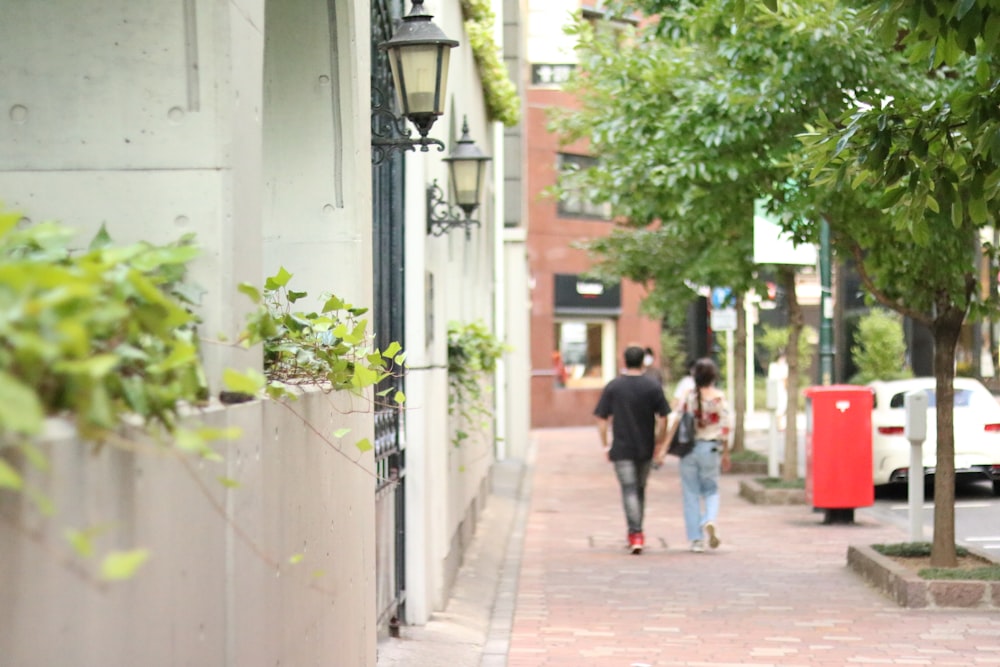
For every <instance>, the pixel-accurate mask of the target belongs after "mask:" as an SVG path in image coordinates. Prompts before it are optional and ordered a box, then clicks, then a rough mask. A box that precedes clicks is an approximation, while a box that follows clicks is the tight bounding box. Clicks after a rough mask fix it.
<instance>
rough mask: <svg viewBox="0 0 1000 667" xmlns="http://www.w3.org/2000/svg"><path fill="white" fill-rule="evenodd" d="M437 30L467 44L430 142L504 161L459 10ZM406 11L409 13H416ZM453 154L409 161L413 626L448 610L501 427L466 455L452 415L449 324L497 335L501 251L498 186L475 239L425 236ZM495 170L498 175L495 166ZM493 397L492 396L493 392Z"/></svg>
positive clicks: (438, 15) (445, 6) (480, 433)
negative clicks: (469, 142)
mask: <svg viewBox="0 0 1000 667" xmlns="http://www.w3.org/2000/svg"><path fill="white" fill-rule="evenodd" d="M425 8H426V9H427V10H428V11H429V12H431V13H432V14H433V15H434V22H435V23H436V24H437V25H438V26H439V27H440V28H441V29H442V30H443V31H444V33H445V34H446V35H448V36H449V37H451V38H452V39H457V40H459V41H460V42H461V45H460V46H459V47H458V48H455V49H453V50H452V53H451V67H450V71H449V76H448V102H447V104H446V107H445V110H446V113H445V114H444V115H443V116H442V117H441V118H439V119H438V121H437V122H436V124H435V125H434V127H433V128H432V130H431V132H430V136H432V137H436V138H438V139H441V140H442V141H444V142H445V143H446V144H447V146H448V151H450V150H451V149H452V147H453V146H454V144H455V142H456V141H457V140H458V139H459V137H461V128H462V123H463V119H467V120H468V125H469V132H470V135H471V137H472V138H473V140H475V142H476V145H478V146H479V148H480V149H482V150H483V152H484V153H486V154H488V155H491V156H494V158H496V157H497V156H498V151H499V148H498V147H496V146H495V145H494V140H493V137H494V132H493V131H492V127H491V124H490V122H489V121H488V120H487V118H486V113H485V106H484V102H483V95H482V85H481V82H480V80H479V73H478V69H477V67H476V64H475V62H474V60H473V56H472V52H471V49H470V48H469V46H468V44H469V41H468V37H467V36H466V34H465V29H464V26H463V22H462V12H461V6H460V3H459V2H458V0H437V1H433V2H431V1H428V2H426V3H425ZM407 9H409V7H408V6H407ZM444 157H447V151H446V152H445V153H439V152H437V151H436V150H432V151H430V152H427V153H422V152H415V153H408V154H407V159H406V206H407V210H406V216H407V226H406V248H407V250H406V260H405V263H406V269H405V270H406V276H407V300H406V311H407V312H406V336H407V343H406V347H407V364H408V367H409V368H408V373H407V378H406V391H407V404H406V438H407V455H406V460H407V477H408V480H409V483H408V485H407V498H406V506H407V520H406V526H407V527H406V531H407V553H406V564H407V576H406V581H407V603H406V619H405V620H406V621H407V622H408V623H413V624H423V623H426V622H427V620H428V619H429V618H430V615H431V614H432V613H433V612H434V611H438V610H441V609H443V608H444V605H445V604H446V602H447V599H448V595H449V592H450V588H451V583H452V581H453V579H454V576H455V574H456V572H457V569H458V566H459V565H460V564H461V558H462V553H463V551H464V548H465V545H466V544H467V542H468V540H469V538H470V536H471V531H472V528H473V527H474V525H475V520H476V517H477V515H478V513H479V512H480V511H481V509H482V503H483V502H484V498H485V495H486V493H487V491H488V484H487V480H488V475H489V470H490V467H491V466H492V464H493V461H494V459H495V425H494V424H493V423H486V424H485V425H484V427H483V428H482V429H477V430H476V431H475V433H474V434H473V437H471V438H470V439H469V440H468V441H466V442H465V443H464V444H463V445H462V446H461V447H456V446H455V445H454V444H453V443H452V438H453V434H454V429H455V428H456V425H455V423H454V422H453V421H452V420H450V419H449V415H448V374H447V365H448V346H447V341H448V324H449V322H451V321H456V322H461V323H471V322H475V321H477V320H478V321H482V322H484V323H485V324H486V325H487V326H490V327H492V326H493V325H494V314H495V309H496V303H495V301H494V297H495V292H496V285H495V281H496V280H497V276H496V274H495V272H494V267H495V265H496V261H495V257H494V247H495V243H496V239H497V226H498V224H501V223H499V222H498V219H497V217H496V215H495V206H494V203H495V201H496V199H497V196H498V195H497V193H496V190H495V187H496V186H495V185H494V184H493V180H492V179H489V178H488V179H487V186H486V192H485V193H484V196H483V200H482V202H481V204H480V207H479V209H478V210H477V211H476V215H475V218H477V219H478V220H479V221H480V223H481V224H480V226H479V227H472V228H471V230H470V232H469V235H468V238H467V237H466V234H465V232H464V231H463V230H461V229H455V230H452V231H450V232H449V233H448V234H446V235H444V236H439V237H435V236H428V235H427V233H426V221H427V215H426V210H425V208H426V201H427V192H426V190H427V186H429V185H430V184H431V183H432V182H433V181H435V180H436V181H437V182H438V184H439V185H440V186H441V187H442V189H443V190H445V192H447V182H448V172H447V167H446V164H445V163H444V162H442V158H444ZM490 169H491V170H493V169H496V165H495V164H492V165H491V166H490ZM490 389H491V390H492V389H493V388H492V387H491V388H490Z"/></svg>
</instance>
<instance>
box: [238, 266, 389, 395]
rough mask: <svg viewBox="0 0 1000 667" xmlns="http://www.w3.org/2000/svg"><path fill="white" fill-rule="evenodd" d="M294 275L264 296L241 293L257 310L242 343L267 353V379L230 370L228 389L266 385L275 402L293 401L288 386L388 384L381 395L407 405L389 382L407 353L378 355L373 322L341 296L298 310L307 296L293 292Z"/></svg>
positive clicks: (249, 390)
mask: <svg viewBox="0 0 1000 667" xmlns="http://www.w3.org/2000/svg"><path fill="white" fill-rule="evenodd" d="M291 278H292V274H291V273H289V272H288V271H287V270H285V268H284V267H282V268H281V269H280V270H279V271H278V273H276V274H275V275H273V276H271V277H269V278H268V279H267V280H266V281H265V283H264V290H263V292H261V291H260V290H258V289H257V288H256V287H254V286H253V285H248V284H242V285H240V288H239V289H240V291H241V292H242V293H244V294H246V295H247V296H249V297H250V298H251V299H252V300H253V302H254V303H256V304H257V305H258V309H257V311H256V312H255V313H253V314H252V315H251V317H250V318H249V322H248V324H247V327H246V330H245V331H244V332H243V334H242V335H241V337H240V342H241V343H242V344H244V345H246V346H250V345H255V344H258V343H259V344H261V345H262V346H263V351H264V376H263V377H258V376H257V375H256V374H254V373H247V374H239V373H236V372H234V371H230V372H228V373H227V374H226V377H225V378H224V381H225V384H226V387H227V389H229V390H231V391H234V392H237V393H243V394H255V393H257V391H259V390H260V389H262V388H264V387H265V386H266V389H267V394H268V395H269V396H270V397H272V398H294V394H293V393H292V392H290V391H289V390H288V387H289V386H301V385H311V386H316V387H321V388H325V389H329V390H331V391H333V390H346V391H350V392H353V393H356V394H360V393H361V392H362V390H364V389H366V388H368V387H373V386H379V385H389V386H387V387H385V388H383V389H381V390H379V391H377V392H376V396H377V397H379V398H387V397H389V395H390V394H391V400H392V401H393V402H394V403H396V404H402V403H403V402H404V401H405V400H406V397H405V395H404V394H403V392H402V391H399V390H398V389H396V386H395V383H393V382H387V381H388V380H389V379H390V378H391V377H392V376H393V374H394V373H396V372H397V371H400V370H401V369H402V368H403V364H404V362H405V356H406V355H405V353H403V351H402V348H401V346H400V344H399V343H398V342H391V343H389V345H388V346H387V347H386V348H385V349H384V350H381V351H379V350H378V349H376V348H375V347H373V346H372V345H371V340H370V339H369V336H368V334H367V328H368V321H367V320H366V319H362V318H361V316H362V315H364V314H365V313H366V312H367V309H366V308H359V307H356V306H354V305H352V304H350V303H347V302H346V301H344V300H343V299H341V298H340V297H337V296H333V295H328V296H325V297H324V302H323V306H322V307H321V309H320V311H319V312H314V311H309V312H306V311H296V310H294V305H295V304H296V303H297V302H298V301H300V300H302V299H305V298H306V297H307V296H309V295H308V293H307V292H299V291H295V290H293V289H290V288H289V287H288V283H289V281H290V280H291Z"/></svg>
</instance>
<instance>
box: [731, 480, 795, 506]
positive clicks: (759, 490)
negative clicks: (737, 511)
mask: <svg viewBox="0 0 1000 667" xmlns="http://www.w3.org/2000/svg"><path fill="white" fill-rule="evenodd" d="M740 497H741V498H743V499H745V500H748V501H749V502H751V503H753V504H755V505H805V504H806V492H805V489H770V488H766V487H765V486H764V485H763V484H761V483H760V482H758V481H757V480H754V479H744V480H742V481H740Z"/></svg>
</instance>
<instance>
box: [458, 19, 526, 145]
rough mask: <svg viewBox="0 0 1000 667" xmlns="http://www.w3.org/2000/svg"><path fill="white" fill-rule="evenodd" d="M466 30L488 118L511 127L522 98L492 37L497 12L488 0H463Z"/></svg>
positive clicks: (519, 118)
mask: <svg viewBox="0 0 1000 667" xmlns="http://www.w3.org/2000/svg"><path fill="white" fill-rule="evenodd" d="M462 14H463V15H464V16H465V32H466V34H467V35H468V36H469V45H470V46H471V47H472V55H473V57H474V58H475V59H476V64H477V65H478V66H479V76H480V78H481V79H482V82H483V93H484V95H485V96H486V108H487V111H488V112H489V117H490V120H497V121H500V122H501V123H503V124H504V125H506V126H507V127H512V126H514V125H517V124H518V122H519V121H520V120H521V101H520V99H519V98H518V95H517V86H515V85H514V82H513V81H511V78H510V74H509V73H508V72H507V67H506V65H504V63H503V58H502V57H501V54H500V47H499V46H498V45H497V43H496V40H495V39H494V37H493V32H494V24H495V23H496V15H495V14H494V13H493V9H492V8H491V7H490V2H489V0H462Z"/></svg>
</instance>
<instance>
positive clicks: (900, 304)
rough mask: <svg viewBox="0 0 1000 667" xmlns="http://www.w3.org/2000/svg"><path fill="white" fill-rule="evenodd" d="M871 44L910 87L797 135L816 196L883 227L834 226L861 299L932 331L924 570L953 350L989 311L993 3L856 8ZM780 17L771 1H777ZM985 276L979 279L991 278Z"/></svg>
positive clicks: (940, 562)
mask: <svg viewBox="0 0 1000 667" xmlns="http://www.w3.org/2000/svg"><path fill="white" fill-rule="evenodd" d="M862 4H863V5H865V6H866V7H867V12H868V15H869V17H870V19H871V23H870V25H871V26H872V27H873V29H874V31H875V32H876V33H877V34H878V35H880V36H881V40H882V43H883V44H884V45H885V46H886V47H888V48H892V49H894V50H895V51H899V52H902V53H904V54H905V55H906V56H907V60H908V63H909V66H910V68H911V69H912V70H914V71H915V72H917V73H919V75H920V76H921V80H922V85H915V86H904V87H900V88H886V89H882V90H880V91H876V94H869V95H862V96H858V98H857V100H856V102H855V104H854V106H853V108H852V109H850V110H849V111H848V113H846V114H843V115H841V116H828V117H825V118H821V119H819V120H818V121H817V123H816V126H815V127H814V128H813V130H812V131H811V132H809V133H808V134H807V136H805V137H804V138H803V140H804V142H805V144H806V146H807V147H808V154H807V158H806V159H807V161H808V162H809V163H810V164H811V165H812V167H813V171H812V176H813V179H814V184H815V185H816V187H817V188H819V189H823V190H826V191H831V190H838V189H845V188H853V189H855V190H856V191H858V192H867V193H868V194H869V196H870V198H869V200H868V201H869V202H870V204H871V205H872V208H873V209H874V212H875V213H879V214H885V216H886V217H887V218H888V221H889V224H888V225H877V226H876V225H865V224H864V223H863V222H862V221H861V220H856V221H854V222H852V223H848V222H846V221H845V225H844V226H845V228H846V229H845V232H844V233H845V235H847V236H849V237H850V238H851V244H850V245H851V248H852V252H853V253H854V255H855V257H856V258H857V260H858V266H859V269H860V270H861V276H862V279H863V280H864V282H865V284H866V286H867V287H868V290H869V292H870V293H871V294H872V295H874V296H875V298H876V299H877V300H878V301H879V302H881V303H882V304H884V305H885V306H887V307H889V308H891V309H893V310H895V311H897V312H900V313H902V314H904V315H907V316H909V317H911V318H913V319H914V320H917V321H919V322H923V323H924V324H926V325H927V326H928V327H929V328H930V330H931V332H932V333H933V337H934V375H935V378H936V394H937V407H936V410H937V423H938V429H937V443H936V459H937V460H936V467H935V475H934V477H935V479H934V496H935V504H934V543H933V546H932V552H931V563H932V565H935V566H940V567H953V566H954V565H955V564H956V562H957V559H956V549H955V529H954V527H955V521H954V488H955V458H954V457H955V446H954V445H955V443H954V430H953V429H954V423H953V418H954V413H953V402H954V388H953V381H954V376H955V351H956V346H957V343H958V340H959V336H960V333H961V330H962V326H963V324H964V323H965V322H966V321H967V319H971V320H975V319H979V318H982V317H984V316H986V315H988V314H993V313H996V312H997V298H996V289H995V288H994V287H989V288H985V289H984V288H983V287H982V286H981V284H980V278H979V276H980V268H979V267H980V266H981V264H982V263H983V262H984V261H988V262H990V263H991V265H994V266H995V260H996V249H995V248H994V247H993V246H992V244H991V243H990V242H989V241H984V240H983V238H984V235H983V232H984V230H986V229H987V228H989V227H991V226H993V224H994V222H993V221H994V220H995V218H996V215H997V213H998V210H1000V65H998V57H1000V40H998V39H997V38H998V37H1000V2H996V1H995V0H987V1H982V0H979V1H976V0H962V1H960V2H951V1H949V2H943V1H941V0H929V1H926V2H920V3H914V2H903V1H901V0H896V1H894V2H865V3H862ZM779 11H780V5H779ZM991 273H992V272H991Z"/></svg>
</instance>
